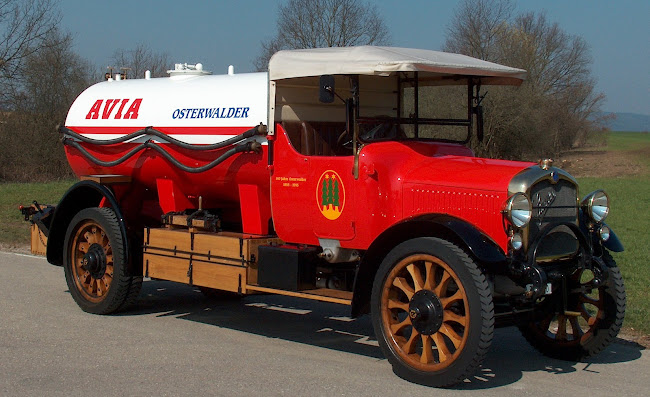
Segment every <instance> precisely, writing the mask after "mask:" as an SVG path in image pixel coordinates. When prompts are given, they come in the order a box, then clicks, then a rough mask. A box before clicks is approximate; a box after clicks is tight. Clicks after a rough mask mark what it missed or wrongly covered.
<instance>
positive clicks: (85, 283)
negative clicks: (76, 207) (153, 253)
mask: <svg viewBox="0 0 650 397" xmlns="http://www.w3.org/2000/svg"><path fill="white" fill-rule="evenodd" d="M64 244H65V245H64V258H63V259H64V271H65V278H66V282H67V284H68V288H69V290H70V294H71V295H72V298H73V299H74V300H75V302H76V303H77V304H78V305H79V307H81V309H82V310H84V311H86V312H89V313H96V314H108V313H112V312H115V311H117V310H120V309H122V308H125V307H127V306H128V305H129V304H131V303H132V302H133V301H135V299H136V298H137V295H138V293H139V292H140V287H141V285H142V276H138V275H135V276H134V275H132V274H131V273H132V272H131V271H130V269H129V266H128V264H127V263H126V247H125V244H124V240H123V238H122V233H121V231H120V224H119V221H118V220H117V217H116V216H115V212H114V211H113V210H112V209H110V208H86V209H83V210H81V211H80V212H79V213H77V215H75V216H74V218H73V219H72V221H71V222H70V226H69V227H68V230H67V232H66V237H65V243H64Z"/></svg>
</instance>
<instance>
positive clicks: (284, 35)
mask: <svg viewBox="0 0 650 397" xmlns="http://www.w3.org/2000/svg"><path fill="white" fill-rule="evenodd" d="M276 25H277V26H278V31H277V33H276V35H275V36H274V37H273V38H271V39H269V40H266V41H263V42H262V51H261V53H260V55H259V56H258V57H257V58H256V59H255V60H254V62H253V63H254V66H255V67H256V68H257V70H259V71H262V70H266V69H267V67H268V63H269V59H270V58H271V56H272V55H273V54H274V53H275V52H277V51H279V50H282V49H298V48H318V47H347V46H357V45H366V44H369V45H385V44H388V43H389V41H390V35H389V33H388V28H387V26H386V24H385V22H384V20H383V18H382V17H381V15H380V14H379V12H378V11H377V7H376V6H374V5H372V4H370V3H365V2H362V1H359V0H289V1H288V2H287V3H286V4H283V5H281V6H280V9H279V11H278V22H277V24H276Z"/></svg>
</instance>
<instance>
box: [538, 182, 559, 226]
mask: <svg viewBox="0 0 650 397" xmlns="http://www.w3.org/2000/svg"><path fill="white" fill-rule="evenodd" d="M556 197H557V194H556V193H555V192H554V191H550V192H548V194H547V195H546V198H543V197H542V195H541V194H540V193H537V194H536V195H535V204H537V226H540V227H541V226H542V223H543V221H544V217H545V216H546V213H547V212H548V209H549V208H550V207H551V204H553V202H554V201H555V198H556Z"/></svg>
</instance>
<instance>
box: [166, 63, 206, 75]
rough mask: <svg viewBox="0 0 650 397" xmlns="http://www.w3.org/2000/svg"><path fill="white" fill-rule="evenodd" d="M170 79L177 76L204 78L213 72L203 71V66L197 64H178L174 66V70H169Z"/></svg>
mask: <svg viewBox="0 0 650 397" xmlns="http://www.w3.org/2000/svg"><path fill="white" fill-rule="evenodd" d="M167 73H169V77H175V76H204V75H208V74H212V72H210V71H207V70H203V64H202V63H197V64H195V65H191V64H188V63H177V64H175V65H174V70H168V71H167Z"/></svg>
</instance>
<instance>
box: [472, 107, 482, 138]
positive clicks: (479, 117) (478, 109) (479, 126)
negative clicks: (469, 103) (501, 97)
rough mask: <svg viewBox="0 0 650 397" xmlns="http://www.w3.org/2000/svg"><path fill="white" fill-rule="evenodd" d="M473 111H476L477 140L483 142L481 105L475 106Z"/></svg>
mask: <svg viewBox="0 0 650 397" xmlns="http://www.w3.org/2000/svg"><path fill="white" fill-rule="evenodd" d="M474 113H476V137H477V138H478V141H479V142H483V106H480V105H479V106H476V107H475V108H474Z"/></svg>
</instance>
